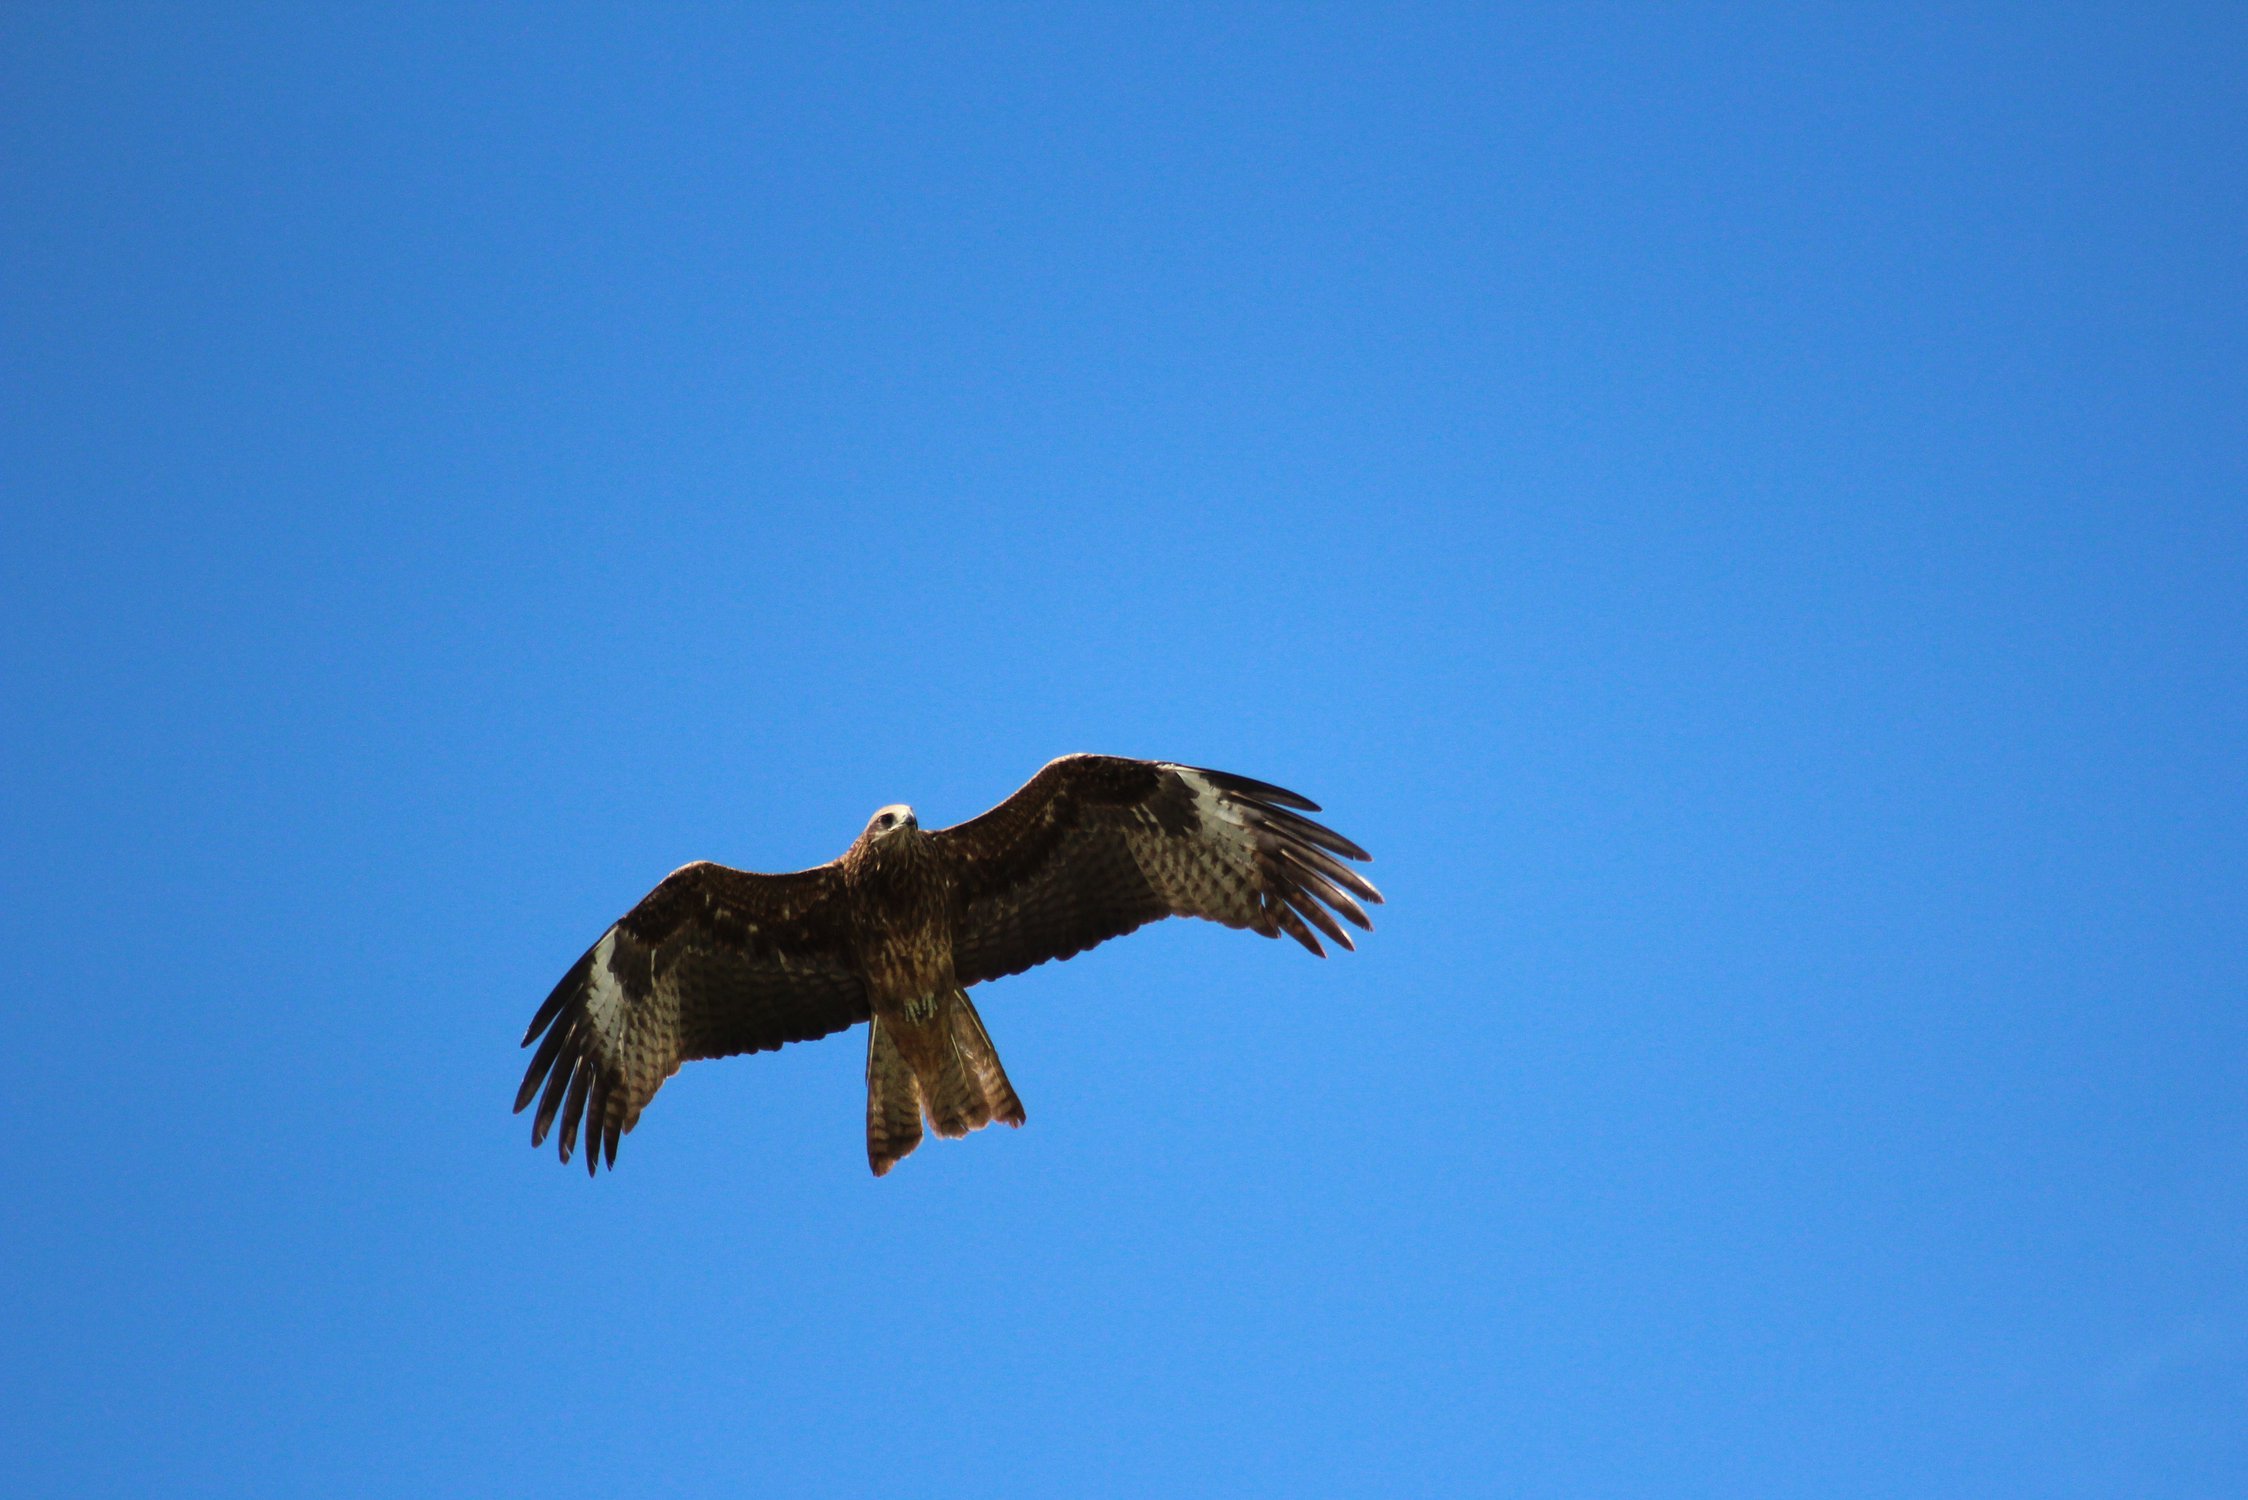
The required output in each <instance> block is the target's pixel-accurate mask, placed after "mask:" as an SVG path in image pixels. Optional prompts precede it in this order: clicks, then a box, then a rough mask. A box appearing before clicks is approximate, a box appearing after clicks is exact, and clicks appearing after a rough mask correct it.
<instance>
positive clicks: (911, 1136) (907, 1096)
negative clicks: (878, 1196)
mask: <svg viewBox="0 0 2248 1500" xmlns="http://www.w3.org/2000/svg"><path fill="white" fill-rule="evenodd" d="M924 1113H926V1114H927V1115H928V1118H929V1125H930V1127H931V1128H932V1129H934V1130H935V1131H936V1133H937V1134H938V1135H940V1136H944V1137H947V1138H951V1137H955V1136H963V1135H966V1134H968V1133H969V1132H970V1131H972V1130H981V1129H982V1128H983V1127H984V1126H986V1125H989V1124H990V1123H991V1122H992V1121H994V1120H1002V1121H1005V1122H1006V1123H1007V1124H1009V1125H1020V1124H1022V1122H1023V1120H1024V1118H1025V1116H1024V1114H1023V1105H1022V1100H1020V1099H1019V1098H1017V1097H1016V1096H1015V1086H1014V1085H1013V1084H1011V1083H1009V1082H1008V1081H1007V1070H1006V1068H1004V1067H1002V1066H1001V1065H1000V1062H999V1053H998V1051H997V1049H995V1048H994V1047H993V1046H992V1045H991V1036H990V1034H989V1033H988V1032H986V1031H985V1030H984V1025H983V1018H982V1017H981V1016H979V1015H977V1014H976V1007H975V1006H974V1005H973V1004H972V1003H970V1001H969V999H968V995H967V992H966V991H965V990H959V989H955V990H953V991H952V992H951V993H950V994H948V995H945V996H944V997H943V998H942V999H940V1000H939V1001H938V1003H937V1005H936V1006H935V1007H934V1014H930V1015H927V1016H926V1017H925V1018H923V1019H919V1020H911V1019H907V1018H906V1017H904V1016H899V1015H895V1014H892V1015H887V1016H882V1015H878V1016H876V1017H875V1018H874V1022H873V1025H872V1028H871V1030H870V1031H869V1033H868V1036H867V1050H866V1158H867V1164H868V1165H869V1166H871V1167H873V1168H874V1175H875V1176H877V1177H880V1176H881V1175H882V1174H883V1173H885V1172H887V1171H889V1170H890V1168H891V1167H893V1166H895V1165H896V1164H897V1163H898V1162H899V1161H900V1160H901V1159H902V1158H904V1157H905V1156H907V1155H908V1154H910V1153H911V1152H912V1150H913V1148H914V1147H916V1146H918V1145H920V1144H921V1117H922V1115H923V1114H924Z"/></svg>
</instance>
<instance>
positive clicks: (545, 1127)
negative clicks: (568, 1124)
mask: <svg viewBox="0 0 2248 1500" xmlns="http://www.w3.org/2000/svg"><path fill="white" fill-rule="evenodd" d="M575 1071H576V1068H575V1065H574V1063H572V1062H571V1061H570V1060H568V1059H565V1060H563V1061H561V1062H557V1063H556V1064H555V1065H554V1070H553V1071H552V1072H550V1073H548V1074H547V1075H546V1093H545V1095H544V1096H543V1097H541V1098H540V1100H539V1112H538V1113H537V1114H535V1115H533V1116H531V1144H532V1145H534V1146H543V1145H545V1144H546V1133H547V1132H548V1131H549V1130H552V1129H553V1128H554V1112H555V1111H556V1110H558V1109H560V1108H561V1107H562V1094H563V1091H564V1090H565V1089H567V1088H568V1087H569V1086H570V1077H571V1074H572V1073H574V1072H575Z"/></svg>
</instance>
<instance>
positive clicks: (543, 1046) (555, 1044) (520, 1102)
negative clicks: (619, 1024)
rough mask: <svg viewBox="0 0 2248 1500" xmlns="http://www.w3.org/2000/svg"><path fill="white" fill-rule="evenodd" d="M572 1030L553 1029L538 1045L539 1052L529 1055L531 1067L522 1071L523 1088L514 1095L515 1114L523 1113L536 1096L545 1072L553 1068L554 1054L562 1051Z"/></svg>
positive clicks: (571, 1028) (558, 1027) (560, 1027)
mask: <svg viewBox="0 0 2248 1500" xmlns="http://www.w3.org/2000/svg"><path fill="white" fill-rule="evenodd" d="M574 1029H575V1028H574V1027H571V1026H566V1025H565V1026H557V1027H555V1028H554V1029H553V1030H552V1031H549V1032H548V1033H547V1034H546V1040H545V1041H543V1042H541V1043H539V1050H538V1051H536V1052H534V1053H532V1054H531V1066H530V1067H528V1068H526V1069H524V1071H523V1087H522V1088H520V1089H518V1090H517V1091H516V1094H515V1112H516V1113H517V1114H521V1113H523V1110H524V1107H525V1106H526V1105H528V1104H529V1103H530V1102H531V1100H532V1098H533V1097H534V1096H535V1095H537V1093H538V1091H539V1085H540V1084H542V1083H544V1082H545V1081H546V1074H547V1070H548V1069H549V1068H551V1067H553V1066H554V1057H555V1054H556V1053H558V1052H560V1051H561V1050H562V1044H563V1043H564V1042H566V1041H568V1040H569V1039H570V1033H571V1031H572V1030H574Z"/></svg>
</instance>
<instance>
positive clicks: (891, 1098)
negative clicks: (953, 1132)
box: [866, 1016, 921, 1177]
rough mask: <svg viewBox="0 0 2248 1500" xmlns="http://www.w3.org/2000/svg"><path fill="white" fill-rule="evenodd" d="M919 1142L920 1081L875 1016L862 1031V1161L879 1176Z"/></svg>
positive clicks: (893, 1039)
mask: <svg viewBox="0 0 2248 1500" xmlns="http://www.w3.org/2000/svg"><path fill="white" fill-rule="evenodd" d="M920 1144H921V1083H920V1080H918V1079H916V1078H915V1077H914V1076H913V1069H911V1068H909V1067H907V1066H906V1061H905V1058H904V1056H903V1055H902V1054H901V1053H900V1052H899V1051H898V1042H897V1038H896V1037H894V1036H892V1035H891V1034H890V1030H889V1028H888V1027H887V1026H885V1025H884V1024H883V1021H882V1018H881V1017H880V1016H876V1017H875V1018H874V1020H873V1023H872V1024H871V1025H870V1026H869V1027H868V1028H867V1034H866V1163H867V1165H868V1166H870V1167H872V1168H874V1175H875V1176H877V1177H880V1176H881V1175H882V1174H883V1173H885V1172H887V1171H889V1170H890V1168H892V1167H894V1166H896V1165H897V1164H898V1163H899V1162H900V1161H901V1160H903V1159H904V1158H906V1157H908V1156H911V1155H912V1154H913V1148H914V1147H916V1146H918V1145H920Z"/></svg>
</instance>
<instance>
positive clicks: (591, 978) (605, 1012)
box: [585, 927, 625, 1055]
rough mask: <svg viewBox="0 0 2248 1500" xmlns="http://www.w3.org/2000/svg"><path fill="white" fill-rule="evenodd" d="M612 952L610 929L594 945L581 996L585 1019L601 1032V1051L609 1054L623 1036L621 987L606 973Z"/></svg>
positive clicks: (613, 942) (612, 931) (614, 942)
mask: <svg viewBox="0 0 2248 1500" xmlns="http://www.w3.org/2000/svg"><path fill="white" fill-rule="evenodd" d="M616 951H617V930H616V928H614V927H612V928H610V929H609V930H608V931H607V932H604V933H602V934H601V941H600V942H599V943H597V944H595V945H594V949H593V970H592V972H591V973H589V974H588V975H586V996H585V1014H586V1019H587V1020H589V1021H591V1022H592V1023H593V1026H594V1029H595V1030H596V1031H598V1032H600V1033H601V1041H602V1049H603V1051H605V1052H608V1053H611V1054H612V1055H613V1054H614V1051H615V1048H616V1044H617V1042H618V1040H619V1039H620V1038H622V1037H623V1035H624V1000H625V996H624V986H623V985H621V984H619V983H617V976H616V975H615V974H613V973H611V972H610V970H609V959H610V957H611V956H612V955H613V954H615V953H616Z"/></svg>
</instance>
